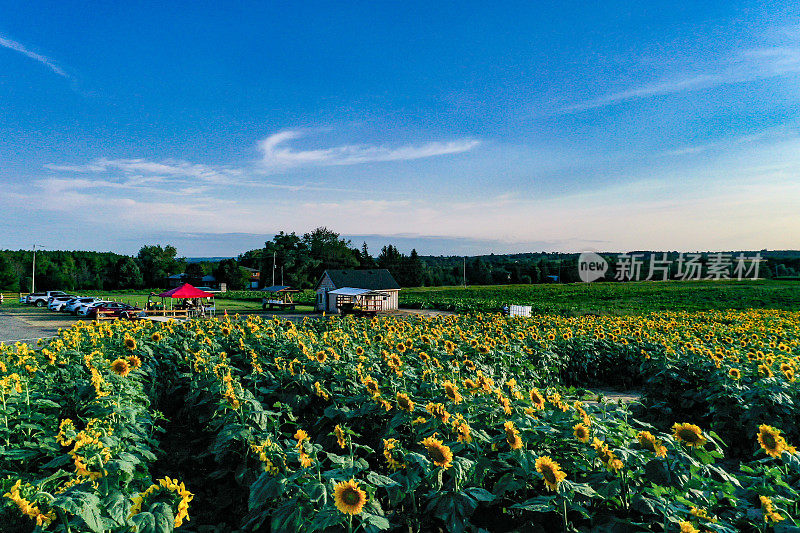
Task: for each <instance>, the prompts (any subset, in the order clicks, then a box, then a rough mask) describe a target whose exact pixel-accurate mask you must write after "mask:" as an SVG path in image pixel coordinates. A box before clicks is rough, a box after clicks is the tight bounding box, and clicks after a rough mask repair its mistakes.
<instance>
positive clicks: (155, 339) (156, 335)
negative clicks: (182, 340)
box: [150, 331, 161, 342]
mask: <svg viewBox="0 0 800 533" xmlns="http://www.w3.org/2000/svg"><path fill="white" fill-rule="evenodd" d="M150 339H151V340H152V341H153V342H158V341H160V340H161V334H160V333H159V332H157V331H156V332H155V333H153V334H152V335H151V336H150Z"/></svg>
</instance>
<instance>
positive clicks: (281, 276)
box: [281, 265, 283, 285]
mask: <svg viewBox="0 0 800 533" xmlns="http://www.w3.org/2000/svg"><path fill="white" fill-rule="evenodd" d="M281 285H283V265H281Z"/></svg>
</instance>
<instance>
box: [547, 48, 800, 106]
mask: <svg viewBox="0 0 800 533" xmlns="http://www.w3.org/2000/svg"><path fill="white" fill-rule="evenodd" d="M703 70H704V71H703V72H694V73H686V72H683V73H677V74H675V75H673V76H671V77H669V78H665V79H661V80H657V81H653V82H649V83H645V84H642V85H640V86H638V87H632V88H630V89H625V90H623V91H618V92H615V93H610V94H606V95H603V96H599V97H597V98H592V99H589V100H585V101H583V102H578V103H576V104H571V105H568V106H564V107H562V108H561V109H560V112H562V113H573V112H577V111H586V110H589V109H595V108H599V107H606V106H609V105H614V104H618V103H621V102H625V101H629V100H636V99H641V98H650V97H653V96H663V95H668V94H675V93H680V92H684V91H696V90H701V89H709V88H713V87H719V86H721V85H728V84H732V83H743V82H749V81H755V80H759V79H765V78H772V77H776V76H783V75H786V74H791V73H796V72H800V47H798V46H774V47H764V48H751V49H748V50H743V51H740V52H738V53H736V54H735V55H734V56H733V57H732V58H729V59H727V60H725V61H721V62H719V63H717V64H715V65H712V66H710V67H707V68H705V69H703Z"/></svg>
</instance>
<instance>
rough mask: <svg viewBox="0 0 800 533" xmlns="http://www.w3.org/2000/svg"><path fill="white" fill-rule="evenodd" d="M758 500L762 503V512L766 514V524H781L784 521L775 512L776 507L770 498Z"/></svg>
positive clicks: (765, 497)
mask: <svg viewBox="0 0 800 533" xmlns="http://www.w3.org/2000/svg"><path fill="white" fill-rule="evenodd" d="M758 499H759V500H760V501H761V511H762V512H763V513H764V522H780V521H781V520H783V516H781V515H780V514H778V513H777V512H775V507H774V506H773V505H774V504H773V503H772V499H771V498H770V497H768V496H759V497H758Z"/></svg>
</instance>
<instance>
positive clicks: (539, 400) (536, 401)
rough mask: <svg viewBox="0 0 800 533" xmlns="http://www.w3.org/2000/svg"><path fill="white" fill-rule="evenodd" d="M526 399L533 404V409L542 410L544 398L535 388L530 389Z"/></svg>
mask: <svg viewBox="0 0 800 533" xmlns="http://www.w3.org/2000/svg"><path fill="white" fill-rule="evenodd" d="M528 397H529V398H530V399H531V402H532V403H533V406H534V407H536V408H537V409H539V410H540V411H541V410H542V409H544V402H545V398H544V396H542V394H541V393H540V392H539V389H537V388H534V389H531V392H530V393H529V394H528Z"/></svg>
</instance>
